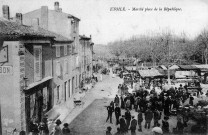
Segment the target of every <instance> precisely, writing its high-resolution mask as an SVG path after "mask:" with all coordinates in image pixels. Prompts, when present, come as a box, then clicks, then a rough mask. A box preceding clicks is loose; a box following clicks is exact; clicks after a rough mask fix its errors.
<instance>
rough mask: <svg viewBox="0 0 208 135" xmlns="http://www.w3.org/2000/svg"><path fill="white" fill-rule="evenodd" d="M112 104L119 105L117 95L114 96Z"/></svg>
mask: <svg viewBox="0 0 208 135" xmlns="http://www.w3.org/2000/svg"><path fill="white" fill-rule="evenodd" d="M114 103H115V104H118V105H119V103H120V100H119V97H118V95H116V97H115V98H114Z"/></svg>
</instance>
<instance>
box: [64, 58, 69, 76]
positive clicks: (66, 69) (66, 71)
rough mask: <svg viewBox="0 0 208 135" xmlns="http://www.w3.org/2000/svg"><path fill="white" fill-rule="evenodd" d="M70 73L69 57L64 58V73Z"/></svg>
mask: <svg viewBox="0 0 208 135" xmlns="http://www.w3.org/2000/svg"><path fill="white" fill-rule="evenodd" d="M67 73H68V61H67V59H65V60H64V74H67Z"/></svg>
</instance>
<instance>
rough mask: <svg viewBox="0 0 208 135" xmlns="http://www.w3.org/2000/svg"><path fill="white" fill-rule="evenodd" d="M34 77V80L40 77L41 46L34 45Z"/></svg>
mask: <svg viewBox="0 0 208 135" xmlns="http://www.w3.org/2000/svg"><path fill="white" fill-rule="evenodd" d="M34 58H35V60H34V66H35V67H34V70H35V74H34V78H35V81H39V80H41V79H42V47H41V46H34Z"/></svg>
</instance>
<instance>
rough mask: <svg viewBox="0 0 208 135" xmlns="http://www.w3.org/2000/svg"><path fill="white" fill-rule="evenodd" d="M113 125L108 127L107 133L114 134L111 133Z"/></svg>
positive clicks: (108, 134) (107, 134)
mask: <svg viewBox="0 0 208 135" xmlns="http://www.w3.org/2000/svg"><path fill="white" fill-rule="evenodd" d="M111 129H112V128H111V127H110V126H109V127H107V130H106V135H112V134H111Z"/></svg>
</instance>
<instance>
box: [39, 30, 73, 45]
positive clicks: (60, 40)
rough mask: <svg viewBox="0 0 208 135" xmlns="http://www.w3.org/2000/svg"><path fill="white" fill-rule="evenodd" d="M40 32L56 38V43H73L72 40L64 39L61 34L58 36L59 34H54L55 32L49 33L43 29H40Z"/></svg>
mask: <svg viewBox="0 0 208 135" xmlns="http://www.w3.org/2000/svg"><path fill="white" fill-rule="evenodd" d="M38 30H39V31H41V32H45V33H47V34H49V35H51V36H53V37H55V38H54V40H55V41H58V42H72V40H70V39H69V38H67V37H64V36H62V35H60V34H57V33H54V32H51V31H48V30H45V29H43V28H40V27H39V28H38Z"/></svg>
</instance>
